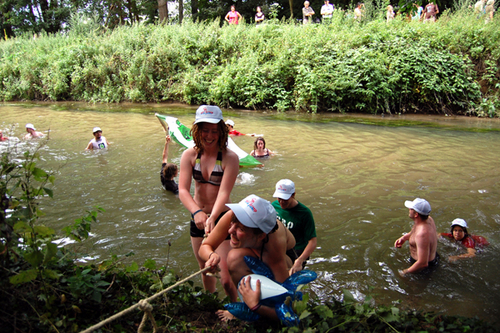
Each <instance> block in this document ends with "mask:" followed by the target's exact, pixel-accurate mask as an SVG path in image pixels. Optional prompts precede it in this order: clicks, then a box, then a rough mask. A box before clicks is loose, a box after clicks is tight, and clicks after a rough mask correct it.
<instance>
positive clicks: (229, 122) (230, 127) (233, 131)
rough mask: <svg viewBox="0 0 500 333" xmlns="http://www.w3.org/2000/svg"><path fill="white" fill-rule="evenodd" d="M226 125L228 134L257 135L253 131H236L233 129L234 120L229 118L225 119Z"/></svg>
mask: <svg viewBox="0 0 500 333" xmlns="http://www.w3.org/2000/svg"><path fill="white" fill-rule="evenodd" d="M226 126H227V128H228V129H229V135H230V136H242V135H246V136H257V134H255V133H252V134H245V133H241V132H238V131H237V130H235V129H234V121H232V120H231V119H228V120H226Z"/></svg>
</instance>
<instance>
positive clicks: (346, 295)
mask: <svg viewBox="0 0 500 333" xmlns="http://www.w3.org/2000/svg"><path fill="white" fill-rule="evenodd" d="M342 292H343V293H344V303H345V304H352V303H356V299H355V298H354V296H353V294H352V293H351V292H350V291H349V290H347V289H343V290H342Z"/></svg>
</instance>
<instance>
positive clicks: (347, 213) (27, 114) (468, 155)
mask: <svg viewBox="0 0 500 333" xmlns="http://www.w3.org/2000/svg"><path fill="white" fill-rule="evenodd" d="M65 107H68V106H67V105H66V106H65ZM131 108H133V109H134V110H135V109H141V108H142V111H143V113H131V112H104V111H110V110H109V109H108V108H107V107H106V106H103V107H99V106H88V107H86V106H85V105H78V106H76V107H73V110H72V111H66V110H64V107H63V108H61V107H54V106H52V105H38V106H21V105H16V104H14V105H7V104H4V105H0V115H1V117H0V126H1V128H2V129H3V130H4V134H6V135H11V136H14V137H19V138H20V137H22V136H23V135H24V134H25V132H24V125H25V124H26V123H28V122H31V123H33V124H34V125H35V126H36V127H37V130H40V131H43V132H45V133H47V131H48V129H50V140H49V141H48V144H47V146H46V147H44V148H43V149H42V152H41V156H42V161H41V162H40V165H42V166H43V167H44V168H49V169H52V170H55V171H56V183H55V186H53V189H54V199H52V200H51V199H47V200H46V201H45V202H44V204H43V206H42V208H43V210H44V211H45V212H46V214H47V215H46V216H45V217H44V218H43V222H44V223H45V224H47V225H49V226H51V227H53V228H55V229H56V230H61V229H62V228H63V227H64V226H67V225H69V224H72V222H73V221H74V220H75V219H77V218H79V217H81V216H83V215H84V214H85V211H86V210H89V209H92V207H94V206H96V205H99V206H100V207H103V208H104V209H105V210H106V212H105V213H103V214H101V215H99V221H98V223H96V224H94V225H92V237H91V238H90V239H89V240H87V241H86V242H85V244H84V246H83V247H81V248H80V251H81V253H82V258H93V260H97V261H99V260H103V259H106V258H109V257H110V256H111V255H113V254H115V255H123V254H126V253H129V252H131V251H132V252H134V253H135V256H133V257H131V258H130V259H129V260H130V261H132V260H133V261H136V262H138V263H139V264H142V263H143V262H144V260H145V259H148V258H152V259H155V260H156V261H157V262H158V263H159V264H160V265H167V264H168V266H169V267H171V268H173V269H175V270H176V271H178V272H179V273H180V274H182V275H185V276H187V275H189V274H191V273H193V272H195V271H197V270H198V268H197V265H196V263H195V260H194V257H193V254H192V250H191V247H190V241H189V234H188V221H189V214H188V212H187V210H186V209H184V207H183V206H182V204H181V203H180V201H179V200H178V198H177V197H176V196H174V195H173V194H172V193H169V192H166V191H164V190H163V189H162V188H161V184H160V177H159V172H160V167H161V155H162V150H163V145H164V133H163V131H162V128H161V126H160V124H159V122H158V121H157V119H156V118H155V116H154V112H159V113H162V114H170V115H174V116H176V117H178V118H179V119H180V121H181V122H182V123H184V124H186V125H190V124H191V123H192V121H193V119H194V111H195V108H186V107H180V106H168V105H163V106H162V105H156V106H137V105H135V106H127V107H125V106H124V107H123V110H120V107H118V111H129V110H130V109H131ZM61 109H63V110H61ZM111 111H117V110H116V108H115V109H113V110H111ZM135 111H136V110H135ZM144 111H146V112H144ZM224 113H225V114H227V115H228V116H230V117H231V119H233V120H234V121H235V122H236V127H235V128H236V129H237V130H239V131H242V132H247V133H252V132H257V133H263V134H264V135H265V138H266V141H267V147H268V148H270V149H271V150H274V151H275V152H276V153H277V155H276V156H274V157H272V158H269V159H266V160H264V164H265V166H264V167H262V168H246V169H240V175H239V177H238V183H237V184H236V185H235V187H234V190H233V192H232V200H233V201H239V200H241V199H242V198H244V197H245V196H246V195H248V194H252V193H254V194H257V195H259V196H262V197H264V198H266V199H268V200H273V198H272V194H273V191H274V184H275V183H276V182H277V181H278V180H280V179H282V178H290V179H292V180H293V181H294V182H295V184H296V188H297V190H296V197H297V199H298V200H299V201H301V202H302V203H304V204H305V205H307V206H308V207H310V208H311V210H312V211H313V214H314V218H315V220H316V229H317V234H318V248H317V249H316V251H315V252H314V253H313V255H312V260H311V261H310V262H309V264H308V268H309V269H312V270H314V271H316V272H317V273H318V279H317V280H316V281H315V282H313V283H312V286H311V289H312V291H313V293H314V294H316V296H317V297H319V298H320V299H322V300H324V301H328V300H330V299H332V298H336V299H341V298H342V290H343V289H347V290H349V291H350V292H351V293H353V294H354V296H355V297H356V298H357V299H359V300H362V299H363V297H365V296H366V295H368V294H369V295H373V296H374V297H375V299H376V300H377V302H378V303H380V304H386V305H388V304H392V303H396V302H398V301H401V304H403V305H405V306H408V307H411V308H416V309H422V310H431V311H436V312H442V313H446V314H458V315H464V316H469V317H470V316H479V317H480V318H483V319H486V320H488V321H496V322H499V319H498V318H499V317H500V306H499V305H500V291H499V289H500V279H499V278H498V273H499V268H498V267H499V266H498V264H499V261H500V260H499V252H500V250H499V249H500V248H499V244H500V236H499V232H498V230H499V225H500V214H499V212H500V210H499V206H500V204H499V202H500V185H499V184H500V167H499V165H500V153H499V152H500V134H499V133H498V132H487V133H475V132H470V131H464V130H461V129H460V128H463V127H471V126H472V127H484V128H489V127H492V126H493V127H500V126H499V124H498V123H495V122H484V121H483V122H480V121H479V122H477V123H474V124H472V125H471V124H470V121H468V120H464V119H455V118H454V119H446V121H445V123H446V124H445V125H446V126H451V127H452V128H453V127H456V129H455V130H449V129H447V130H445V129H442V128H441V129H440V128H423V127H412V126H408V127H384V126H370V125H362V124H349V123H337V122H330V123H321V122H314V121H315V120H321V119H322V117H321V116H318V115H311V116H306V117H305V118H306V119H308V120H312V121H313V122H301V121H295V120H290V119H291V118H288V119H287V118H286V117H281V116H278V117H276V115H274V116H271V115H270V114H265V113H255V112H253V113H252V112H236V111H230V112H228V111H224ZM226 118H227V117H226ZM424 119H425V118H424ZM427 119H428V118H427ZM439 122H443V121H442V118H441V120H439V121H437V123H439ZM12 125H15V126H14V127H12ZM94 126H100V127H101V128H102V129H103V135H104V136H105V137H106V138H107V139H108V141H109V142H110V143H111V148H110V149H109V150H108V151H99V152H86V151H85V150H84V148H85V147H86V145H87V144H88V142H89V140H90V139H91V138H92V133H91V132H92V128H93V127H94ZM9 142H10V143H11V144H14V143H15V142H17V141H15V140H11V141H9ZM235 142H236V143H237V144H238V145H239V146H240V147H241V148H242V149H244V150H246V151H250V150H252V146H253V138H251V137H237V138H235ZM18 144H19V146H20V147H22V148H23V147H24V146H31V147H32V146H33V144H32V143H29V144H26V143H23V142H22V141H21V142H19V143H18ZM5 146H6V143H3V144H2V146H1V147H2V149H5ZM183 151H184V149H183V148H182V147H180V146H179V145H177V144H172V145H171V147H170V156H169V158H170V161H171V162H174V163H177V164H179V162H180V157H181V154H182V152H183ZM415 197H423V198H426V199H427V200H428V201H429V202H430V203H431V205H432V213H431V215H432V217H433V218H434V220H435V221H436V224H437V228H438V230H439V231H441V232H448V231H449V225H450V221H452V220H453V219H454V218H456V217H460V218H464V219H466V220H467V221H468V222H469V225H470V227H469V231H471V232H473V233H475V234H479V235H482V236H485V237H486V238H488V240H489V241H490V243H491V245H490V246H489V247H487V248H486V249H485V250H484V251H482V253H480V254H479V255H478V256H477V257H476V258H475V259H473V260H462V261H460V262H458V263H453V264H452V263H449V262H447V261H446V260H443V261H442V262H441V265H440V267H439V268H438V269H437V270H436V271H435V272H434V273H433V274H432V275H429V276H412V277H409V278H401V277H400V276H399V275H398V272H397V271H398V269H403V268H406V267H408V266H409V263H408V262H407V258H408V256H409V250H408V247H407V245H406V244H405V246H404V247H403V249H399V250H398V249H395V248H394V247H393V244H394V241H395V240H396V239H397V238H398V237H399V236H401V234H403V233H404V232H408V231H409V230H410V228H411V225H412V222H411V220H410V219H409V218H408V217H407V214H408V210H407V209H406V208H405V207H404V201H405V200H409V199H414V198H415ZM169 242H171V247H169V246H168V243H169ZM438 251H439V252H440V254H441V257H442V258H447V257H448V256H449V255H452V254H457V253H459V252H460V251H462V252H463V251H464V250H463V249H461V248H459V247H457V246H456V245H454V244H451V243H449V242H446V241H440V243H439V245H438ZM91 260H92V259H91ZM196 282H197V283H198V284H200V283H201V282H200V280H199V279H197V280H196Z"/></svg>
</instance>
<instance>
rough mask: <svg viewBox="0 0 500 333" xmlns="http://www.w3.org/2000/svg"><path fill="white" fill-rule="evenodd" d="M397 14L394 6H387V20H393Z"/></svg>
mask: <svg viewBox="0 0 500 333" xmlns="http://www.w3.org/2000/svg"><path fill="white" fill-rule="evenodd" d="M395 15H396V14H395V13H394V7H392V6H391V5H389V6H387V13H386V14H385V16H386V18H387V22H389V21H392V20H393V19H394V16H395Z"/></svg>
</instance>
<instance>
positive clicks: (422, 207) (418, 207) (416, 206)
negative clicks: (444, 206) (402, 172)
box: [405, 198, 431, 215]
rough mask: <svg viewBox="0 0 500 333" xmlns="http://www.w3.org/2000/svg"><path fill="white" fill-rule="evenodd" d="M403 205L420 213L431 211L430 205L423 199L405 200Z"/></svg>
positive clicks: (427, 213)
mask: <svg viewBox="0 0 500 333" xmlns="http://www.w3.org/2000/svg"><path fill="white" fill-rule="evenodd" d="M405 206H406V208H409V209H413V210H414V211H416V212H417V213H419V214H422V215H429V214H430V213H431V205H430V204H429V203H428V202H427V200H425V199H421V198H416V199H415V200H413V201H409V200H406V201H405Z"/></svg>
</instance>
